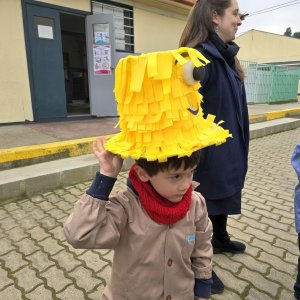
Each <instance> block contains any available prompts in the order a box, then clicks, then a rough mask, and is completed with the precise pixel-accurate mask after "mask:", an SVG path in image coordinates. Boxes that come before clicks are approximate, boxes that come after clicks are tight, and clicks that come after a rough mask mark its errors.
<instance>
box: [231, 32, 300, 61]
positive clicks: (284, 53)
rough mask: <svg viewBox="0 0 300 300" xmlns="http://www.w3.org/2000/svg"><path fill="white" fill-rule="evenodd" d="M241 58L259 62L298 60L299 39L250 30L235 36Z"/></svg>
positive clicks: (299, 57) (299, 50)
mask: <svg viewBox="0 0 300 300" xmlns="http://www.w3.org/2000/svg"><path fill="white" fill-rule="evenodd" d="M235 42H236V43H237V44H238V45H239V46H240V47H241V48H240V51H239V53H238V57H239V59H241V60H247V61H256V62H259V63H270V62H289V61H300V39H296V38H291V37H286V36H283V35H279V34H274V33H269V32H264V31H258V30H250V31H248V32H246V33H244V34H243V35H241V36H239V37H238V38H236V40H235Z"/></svg>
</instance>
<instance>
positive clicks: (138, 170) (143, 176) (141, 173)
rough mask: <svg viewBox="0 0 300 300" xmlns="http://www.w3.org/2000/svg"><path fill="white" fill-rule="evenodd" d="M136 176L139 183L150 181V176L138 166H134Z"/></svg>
mask: <svg viewBox="0 0 300 300" xmlns="http://www.w3.org/2000/svg"><path fill="white" fill-rule="evenodd" d="M134 170H135V172H136V174H137V176H138V177H139V178H140V180H141V181H143V182H147V181H149V179H150V176H149V175H148V173H147V172H146V171H145V170H144V169H143V168H142V167H140V166H135V168H134Z"/></svg>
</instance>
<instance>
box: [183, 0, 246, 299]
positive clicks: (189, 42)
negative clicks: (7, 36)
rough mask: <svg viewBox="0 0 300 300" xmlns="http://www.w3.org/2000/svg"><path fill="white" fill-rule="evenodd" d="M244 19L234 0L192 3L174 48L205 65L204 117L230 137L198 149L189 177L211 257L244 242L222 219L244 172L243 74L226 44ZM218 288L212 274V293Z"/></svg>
mask: <svg viewBox="0 0 300 300" xmlns="http://www.w3.org/2000/svg"><path fill="white" fill-rule="evenodd" d="M243 18H244V16H243V15H242V14H240V12H239V6H238V3H237V1H236V0H198V1H197V2H196V4H195V5H194V7H193V9H192V11H191V13H190V15H189V18H188V21H187V24H186V26H185V29H184V31H183V34H182V36H181V40H180V46H187V47H194V48H196V49H198V50H199V51H200V52H201V53H202V54H203V55H204V56H205V57H206V58H207V59H209V60H210V64H208V65H207V66H206V67H205V74H204V78H203V80H202V81H201V84H202V87H201V89H200V92H201V94H202V95H203V101H204V102H203V104H202V108H203V111H204V114H205V116H206V115H207V114H213V115H217V116H218V118H219V119H218V120H216V121H220V120H224V121H225V124H224V127H225V128H226V129H229V131H230V132H231V133H232V136H233V138H232V139H229V140H227V142H226V143H225V144H223V145H221V146H218V147H208V148H206V149H203V150H202V152H203V155H204V156H203V159H202V161H201V162H200V165H199V168H198V169H197V170H196V172H195V175H194V179H195V180H196V181H198V182H200V186H199V187H198V189H197V190H198V191H199V192H201V193H202V195H203V196H204V197H205V199H206V204H207V208H208V214H209V217H210V219H211V221H212V223H213V238H212V245H213V248H214V253H221V252H231V253H242V252H244V251H245V248H246V246H245V244H243V243H241V242H237V241H232V240H231V239H230V236H229V234H228V232H227V217H228V215H234V214H240V213H241V196H242V188H243V186H244V181H245V176H246V172H247V162H248V147H249V120H248V109H247V102H246V94H245V88H244V84H243V80H244V73H243V70H242V68H241V66H240V64H239V61H238V59H237V57H236V55H237V53H238V50H239V47H238V46H237V45H236V44H235V43H234V42H232V41H233V40H234V39H235V34H236V32H237V29H238V27H239V26H240V25H241V24H242V22H241V20H242V19H243ZM223 290H224V285H223V283H222V281H221V280H220V279H219V278H218V277H217V275H216V274H215V273H214V272H213V286H212V293H222V292H223Z"/></svg>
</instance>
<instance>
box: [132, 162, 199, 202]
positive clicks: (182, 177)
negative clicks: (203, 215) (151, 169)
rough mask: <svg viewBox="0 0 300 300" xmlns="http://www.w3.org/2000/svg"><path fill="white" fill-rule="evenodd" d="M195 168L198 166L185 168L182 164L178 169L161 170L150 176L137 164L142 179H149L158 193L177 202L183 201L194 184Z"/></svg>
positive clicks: (137, 170) (145, 180)
mask: <svg viewBox="0 0 300 300" xmlns="http://www.w3.org/2000/svg"><path fill="white" fill-rule="evenodd" d="M195 169H196V166H194V167H193V168H188V169H186V170H184V168H183V166H181V167H180V169H178V170H174V169H169V170H164V171H159V172H158V173H157V174H156V175H153V176H149V175H148V174H147V173H146V171H145V170H143V169H142V168H141V167H139V166H137V167H136V172H137V174H138V175H139V177H140V179H141V180H142V181H144V182H147V181H149V182H150V183H151V185H152V186H153V188H154V189H155V190H156V192H157V193H158V194H160V195H161V196H162V197H164V198H166V199H168V200H169V201H171V202H174V203H177V202H180V201H181V199H182V197H183V195H184V194H185V193H186V192H187V190H188V188H189V187H190V185H191V184H192V180H193V174H194V170H195Z"/></svg>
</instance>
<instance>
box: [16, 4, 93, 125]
mask: <svg viewBox="0 0 300 300" xmlns="http://www.w3.org/2000/svg"><path fill="white" fill-rule="evenodd" d="M29 4H30V5H35V6H39V7H43V8H49V9H55V10H58V12H59V13H73V14H76V15H80V16H83V17H86V16H87V15H92V14H93V12H92V5H91V11H90V12H87V11H82V10H77V9H72V8H68V7H63V6H58V5H54V4H49V3H44V2H39V1H34V0H21V5H22V16H23V29H24V38H25V49H26V58H27V68H28V78H29V87H30V95H31V106H32V112H33V120H34V121H39V116H38V111H37V109H36V105H37V100H36V98H35V93H34V91H35V90H34V80H33V78H34V76H33V67H32V57H31V52H30V39H29V30H28V29H29V28H28V26H29V24H28V19H27V5H29ZM59 30H60V31H61V28H59ZM64 84H65V83H64ZM66 117H67V116H66ZM52 119H55V117H54V118H51V120H52ZM59 119H61V118H59Z"/></svg>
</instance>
